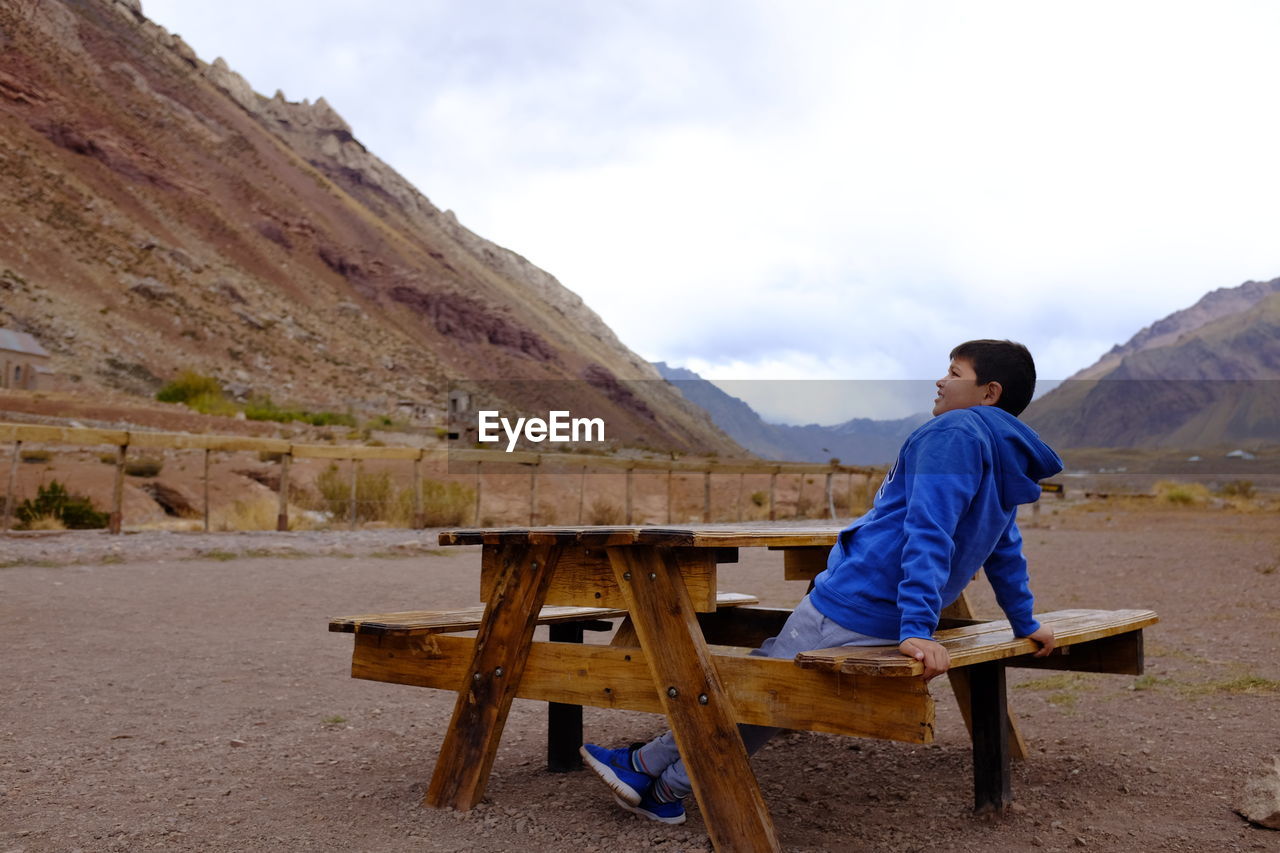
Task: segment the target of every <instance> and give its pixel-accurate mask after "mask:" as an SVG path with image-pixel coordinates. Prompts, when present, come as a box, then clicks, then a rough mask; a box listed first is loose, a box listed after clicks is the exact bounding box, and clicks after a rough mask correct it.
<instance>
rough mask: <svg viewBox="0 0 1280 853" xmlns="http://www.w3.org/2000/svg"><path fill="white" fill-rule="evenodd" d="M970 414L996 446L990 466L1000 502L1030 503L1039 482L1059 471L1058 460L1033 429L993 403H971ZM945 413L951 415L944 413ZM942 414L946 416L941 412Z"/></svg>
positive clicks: (1055, 454)
mask: <svg viewBox="0 0 1280 853" xmlns="http://www.w3.org/2000/svg"><path fill="white" fill-rule="evenodd" d="M961 412H965V413H969V414H972V415H973V416H974V417H975V418H976V419H977V422H978V423H980V424H982V426H984V427H985V428H986V429H988V430H990V432H991V434H992V438H993V439H995V440H994V441H993V442H992V445H993V446H994V447H995V449H996V455H995V459H994V460H993V466H994V471H993V473H994V474H995V478H996V482H997V483H999V490H1000V503H1001V504H1002V505H1004V507H1005V508H1006V509H1008V508H1012V507H1015V506H1017V505H1018V504H1025V503H1031V502H1033V501H1035V500H1037V499H1038V498H1039V497H1040V481H1041V480H1043V479H1045V478H1046V477H1052V476H1053V475H1054V474H1057V473H1058V472H1059V471H1061V470H1062V460H1061V459H1059V458H1058V454H1057V453H1054V452H1053V448H1051V447H1050V446H1049V445H1047V444H1045V443H1044V442H1043V441H1042V440H1041V439H1040V436H1039V435H1037V434H1036V431H1035V430H1033V429H1032V428H1031V427H1029V426H1027V425H1026V424H1024V423H1023V422H1022V421H1020V420H1018V419H1017V418H1016V417H1014V416H1013V415H1011V414H1009V413H1008V412H1006V411H1005V410H1004V409H1001V408H999V407H997V406H974V407H972V408H969V409H962V410H960V411H958V412H956V414H960V413H961ZM947 414H951V413H950V412H948V413H947ZM942 417H946V415H943V416H942Z"/></svg>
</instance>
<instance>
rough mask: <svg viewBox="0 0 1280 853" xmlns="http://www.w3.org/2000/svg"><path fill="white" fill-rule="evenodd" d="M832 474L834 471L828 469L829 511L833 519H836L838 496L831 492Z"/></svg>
mask: <svg viewBox="0 0 1280 853" xmlns="http://www.w3.org/2000/svg"><path fill="white" fill-rule="evenodd" d="M831 475H832V472H830V471H828V472H827V511H828V512H829V513H831V520H832V521H835V520H836V497H835V495H833V494H832V493H831Z"/></svg>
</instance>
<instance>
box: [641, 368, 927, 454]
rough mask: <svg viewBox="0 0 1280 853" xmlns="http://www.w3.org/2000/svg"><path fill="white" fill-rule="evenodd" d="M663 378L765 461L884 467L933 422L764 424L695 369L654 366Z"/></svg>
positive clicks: (923, 417) (920, 419)
mask: <svg viewBox="0 0 1280 853" xmlns="http://www.w3.org/2000/svg"><path fill="white" fill-rule="evenodd" d="M654 367H656V368H657V369H658V373H659V374H661V375H662V377H663V378H664V379H666V380H667V381H668V382H670V383H671V384H672V385H674V386H675V387H676V388H678V389H679V390H680V393H681V394H683V395H684V396H685V398H686V399H688V400H689V401H690V402H692V403H695V404H697V405H698V406H701V407H702V408H703V409H705V410H706V411H707V413H708V414H709V415H710V416H711V420H712V421H714V422H715V424H716V425H717V426H718V427H720V429H722V430H724V431H725V432H726V433H727V434H728V435H729V437H730V438H732V439H733V440H734V441H736V442H738V444H741V445H742V446H743V447H745V448H746V449H748V450H750V451H751V452H753V453H756V454H758V455H760V456H763V457H764V458H766V459H780V460H791V461H796V462H827V461H829V460H831V459H833V458H838V459H839V460H840V461H841V462H843V463H844V464H846V465H883V464H886V463H888V462H892V461H893V458H894V456H895V455H896V454H897V452H898V448H899V447H900V446H901V445H902V442H903V440H904V439H906V437H907V436H908V435H910V434H911V431H912V430H914V429H915V428H916V427H918V426H920V424H922V423H924V422H925V421H926V420H928V419H929V415H928V414H926V413H920V414H918V415H912V416H910V417H906V418H901V419H899V420H889V421H877V420H871V419H869V418H854V419H853V420H850V421H845V422H844V423H842V424H837V425H835V426H818V425H817V424H810V425H808V426H789V425H786V424H771V423H767V422H765V420H764V419H763V418H761V417H760V415H759V414H758V413H757V412H756V411H755V410H754V409H752V408H751V407H750V406H749V405H747V403H745V402H744V401H742V400H740V399H739V398H737V397H734V396H733V395H731V394H728V393H726V392H725V391H723V390H721V389H720V388H719V387H717V386H716V385H714V384H713V383H711V382H710V381H708V380H706V379H703V378H702V377H701V376H699V375H698V374H697V373H694V372H693V371H692V370H687V369H685V368H683V367H671V366H669V365H668V364H666V363H665V362H661V361H659V362H655V363H654Z"/></svg>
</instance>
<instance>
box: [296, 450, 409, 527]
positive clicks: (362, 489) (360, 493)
mask: <svg viewBox="0 0 1280 853" xmlns="http://www.w3.org/2000/svg"><path fill="white" fill-rule="evenodd" d="M316 491H318V492H319V493H320V506H319V507H318V508H319V509H321V510H323V511H325V512H328V513H330V514H331V515H332V516H333V517H334V519H335V520H344V521H345V520H346V519H349V518H350V517H351V474H350V472H348V471H343V470H339V468H338V466H337V465H336V464H332V463H331V464H330V465H329V467H327V468H325V469H324V470H323V471H321V472H320V476H318V477H316ZM403 503H404V502H403V500H402V499H398V495H397V494H396V491H395V487H394V486H393V485H392V482H391V475H390V474H389V473H387V472H386V471H379V472H377V473H371V472H366V471H360V472H358V473H357V474H356V521H357V522H360V521H391V520H392V519H393V517H395V516H401V517H400V518H397V519H396V520H399V521H401V522H402V523H406V522H407V521H408V519H407V518H404V517H402V513H403ZM405 526H407V523H406V525H405Z"/></svg>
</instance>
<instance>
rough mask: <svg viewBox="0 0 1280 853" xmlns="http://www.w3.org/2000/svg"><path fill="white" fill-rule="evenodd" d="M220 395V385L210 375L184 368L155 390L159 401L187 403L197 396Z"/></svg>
mask: <svg viewBox="0 0 1280 853" xmlns="http://www.w3.org/2000/svg"><path fill="white" fill-rule="evenodd" d="M203 395H211V396H216V397H221V396H222V385H220V384H219V383H218V380H217V379H215V378H213V377H212V376H202V375H201V374H199V373H196V372H195V371H194V370H184V371H182V372H181V373H179V374H178V378H177V379H175V380H173V381H172V382H170V383H168V384H167V385H165V386H164V387H163V388H161V389H160V390H159V391H157V392H156V399H157V400H159V401H160V402H161V403H189V402H190V401H191V400H194V399H195V398H197V397H200V396H203Z"/></svg>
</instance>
